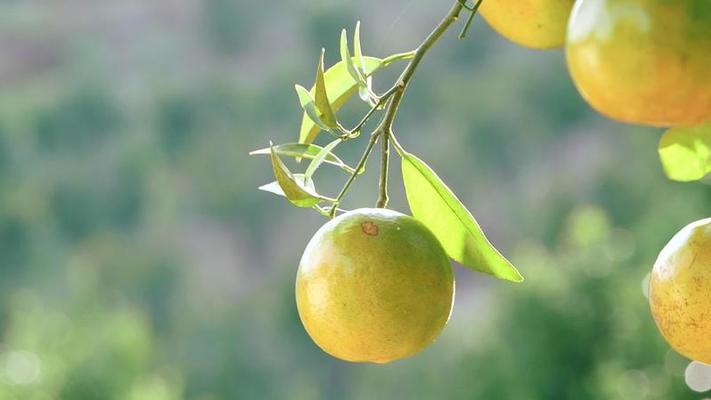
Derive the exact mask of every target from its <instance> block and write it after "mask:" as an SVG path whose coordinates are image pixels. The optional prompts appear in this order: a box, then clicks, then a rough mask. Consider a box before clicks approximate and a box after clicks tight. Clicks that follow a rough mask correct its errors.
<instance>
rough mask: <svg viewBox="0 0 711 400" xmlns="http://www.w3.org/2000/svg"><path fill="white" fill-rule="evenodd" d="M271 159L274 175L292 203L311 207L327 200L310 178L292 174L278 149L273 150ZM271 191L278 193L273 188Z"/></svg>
mask: <svg viewBox="0 0 711 400" xmlns="http://www.w3.org/2000/svg"><path fill="white" fill-rule="evenodd" d="M271 159H272V168H273V170H274V177H276V180H277V182H278V183H279V187H280V188H281V190H282V192H283V193H284V195H285V196H286V198H287V199H289V201H290V202H291V203H292V204H294V205H295V206H297V207H311V206H313V205H315V204H318V202H320V201H322V200H327V199H326V198H325V197H323V196H321V195H319V194H318V193H316V191H315V190H314V189H313V183H312V182H310V179H297V178H296V177H295V176H294V175H292V173H291V171H289V169H288V168H287V167H286V164H284V162H283V161H282V160H281V159H280V158H279V156H278V155H277V153H276V151H272V154H271ZM267 186H269V185H267ZM263 190H264V189H263ZM270 191H271V192H273V193H276V192H274V191H273V190H270Z"/></svg>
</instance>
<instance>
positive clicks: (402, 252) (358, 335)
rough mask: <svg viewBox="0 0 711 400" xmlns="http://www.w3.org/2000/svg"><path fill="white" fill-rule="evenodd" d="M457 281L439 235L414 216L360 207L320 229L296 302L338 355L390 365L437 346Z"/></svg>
mask: <svg viewBox="0 0 711 400" xmlns="http://www.w3.org/2000/svg"><path fill="white" fill-rule="evenodd" d="M453 301H454V276H453V274H452V267H451V265H450V263H449V259H448V257H447V255H446V254H445V252H444V249H443V248H442V245H441V244H440V243H439V241H438V240H437V238H436V237H435V236H434V234H433V233H432V232H430V231H429V230H428V229H427V228H426V227H425V226H424V225H423V224H421V223H420V222H419V221H417V220H416V219H414V218H412V217H410V216H407V215H404V214H401V213H398V212H396V211H391V210H386V209H367V208H363V209H358V210H354V211H350V212H347V213H345V214H342V215H340V216H338V217H336V218H334V219H332V220H331V221H329V222H328V223H326V224H325V225H324V226H322V227H321V229H319V230H318V231H317V232H316V234H315V235H314V237H313V238H312V239H311V241H310V242H309V244H308V245H307V247H306V250H305V251H304V255H303V257H302V259H301V262H300V263H299V270H298V273H297V278H296V305H297V309H298V312H299V316H300V317H301V321H302V323H303V325H304V328H305V329H306V331H307V332H308V334H309V336H311V338H312V339H313V340H314V342H315V343H316V344H317V345H318V346H319V347H321V349H323V350H324V351H325V352H327V353H329V354H331V355H332V356H334V357H337V358H340V359H343V360H346V361H354V362H375V363H386V362H390V361H393V360H397V359H400V358H404V357H408V356H410V355H412V354H414V353H416V352H418V351H420V350H422V349H423V348H425V347H426V346H428V345H429V344H430V343H432V342H433V341H434V340H435V339H436V338H437V336H439V334H440V332H441V331H442V329H443V328H444V326H445V325H446V323H447V321H448V320H449V316H450V313H451V310H452V305H453Z"/></svg>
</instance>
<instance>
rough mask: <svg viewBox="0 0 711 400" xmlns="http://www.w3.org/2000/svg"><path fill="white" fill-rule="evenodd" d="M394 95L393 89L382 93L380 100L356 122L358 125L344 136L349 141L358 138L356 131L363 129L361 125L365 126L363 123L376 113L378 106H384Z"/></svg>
mask: <svg viewBox="0 0 711 400" xmlns="http://www.w3.org/2000/svg"><path fill="white" fill-rule="evenodd" d="M394 93H395V88H391V89H390V90H388V91H387V92H385V93H383V95H382V96H380V98H379V99H378V102H377V103H375V105H374V106H373V107H372V108H371V109H370V110H368V112H367V113H366V114H365V116H363V118H362V119H361V120H360V122H358V124H357V125H356V126H355V127H354V128H353V129H351V130H349V131H348V133H347V134H346V136H347V137H348V138H349V139H350V138H354V137H356V136H358V131H360V130H361V128H363V125H365V123H366V122H368V120H369V119H370V117H372V116H373V114H374V113H375V112H376V111H378V109H379V108H380V106H382V105H383V104H385V102H386V101H387V100H388V99H389V98H390V96H392V95H393V94H394Z"/></svg>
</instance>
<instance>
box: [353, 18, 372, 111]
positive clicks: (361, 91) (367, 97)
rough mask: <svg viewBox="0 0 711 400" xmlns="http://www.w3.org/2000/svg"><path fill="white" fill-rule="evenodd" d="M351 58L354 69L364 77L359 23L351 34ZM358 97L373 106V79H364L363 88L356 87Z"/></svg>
mask: <svg viewBox="0 0 711 400" xmlns="http://www.w3.org/2000/svg"><path fill="white" fill-rule="evenodd" d="M353 58H354V59H355V63H356V68H357V69H358V71H359V72H360V73H361V74H362V75H363V76H365V75H366V74H365V62H364V61H363V50H362V47H361V44H360V21H358V22H356V27H355V32H354V33H353ZM358 96H360V99H361V100H363V101H365V102H367V103H369V104H370V105H371V106H373V105H375V97H376V96H375V94H374V93H373V77H372V76H368V77H367V78H365V86H360V85H359V86H358Z"/></svg>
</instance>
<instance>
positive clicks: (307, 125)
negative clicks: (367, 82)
mask: <svg viewBox="0 0 711 400" xmlns="http://www.w3.org/2000/svg"><path fill="white" fill-rule="evenodd" d="M363 61H364V63H365V75H367V76H370V75H371V74H373V73H374V72H375V71H377V70H378V69H380V68H381V67H382V66H383V63H382V60H381V59H379V58H374V57H363ZM323 75H324V82H325V84H326V85H325V86H326V93H327V95H328V99H329V101H330V102H331V109H332V110H333V111H334V112H337V111H338V110H340V109H341V107H343V105H344V104H346V102H347V101H348V99H350V98H351V97H352V96H353V95H354V94H355V93H356V92H357V90H358V82H356V81H355V80H354V79H353V77H351V75H350V74H349V73H348V71H347V70H346V65H345V64H344V63H343V61H339V62H338V63H336V64H335V65H333V66H332V67H330V68H329V69H327V70H326V72H324V74H323ZM311 93H315V88H314V89H312V90H311ZM320 130H321V128H320V127H319V125H318V124H316V123H314V122H313V120H312V119H311V118H310V117H309V116H308V115H307V114H304V116H303V117H302V119H301V129H300V130H299V143H306V144H309V143H311V142H313V141H314V139H315V138H316V136H317V135H318V133H319V132H320Z"/></svg>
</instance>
